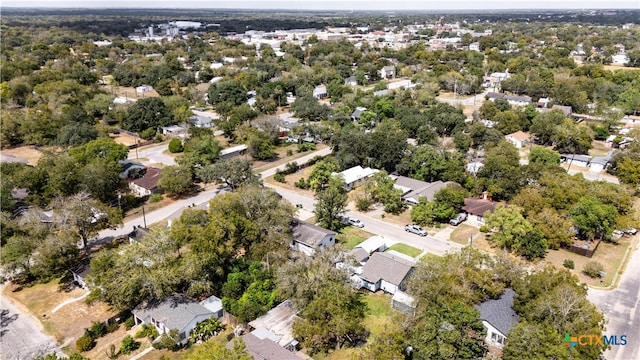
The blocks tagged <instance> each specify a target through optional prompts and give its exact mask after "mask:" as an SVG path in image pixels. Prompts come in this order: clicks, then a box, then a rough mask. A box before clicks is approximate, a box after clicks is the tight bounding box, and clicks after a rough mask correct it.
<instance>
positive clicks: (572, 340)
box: [562, 333, 627, 349]
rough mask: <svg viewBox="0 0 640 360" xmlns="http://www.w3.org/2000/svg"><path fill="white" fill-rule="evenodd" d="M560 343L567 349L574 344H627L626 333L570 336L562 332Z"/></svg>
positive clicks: (571, 347)
mask: <svg viewBox="0 0 640 360" xmlns="http://www.w3.org/2000/svg"><path fill="white" fill-rule="evenodd" d="M562 344H563V345H566V346H567V347H569V349H573V348H574V347H575V346H576V345H580V346H590V345H600V346H607V345H617V346H624V345H627V335H620V336H617V335H610V336H606V335H603V336H598V335H580V336H571V334H569V333H565V334H564V338H562Z"/></svg>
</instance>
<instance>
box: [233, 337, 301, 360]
mask: <svg viewBox="0 0 640 360" xmlns="http://www.w3.org/2000/svg"><path fill="white" fill-rule="evenodd" d="M242 341H243V342H244V345H245V349H246V350H247V352H249V354H250V355H251V357H253V359H254V360H302V359H303V358H301V357H299V356H297V355H296V354H294V353H292V352H290V351H287V350H286V349H285V348H283V347H282V346H280V345H278V344H276V343H275V342H274V341H273V340H271V339H269V338H260V337H258V336H256V334H254V333H250V334H246V335H242ZM227 348H228V349H232V348H233V340H231V341H229V342H228V343H227Z"/></svg>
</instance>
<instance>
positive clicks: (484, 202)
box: [462, 192, 496, 225]
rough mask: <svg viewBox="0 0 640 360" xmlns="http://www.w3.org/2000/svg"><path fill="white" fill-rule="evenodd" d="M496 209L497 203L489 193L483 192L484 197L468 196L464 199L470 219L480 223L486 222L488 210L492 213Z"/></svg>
mask: <svg viewBox="0 0 640 360" xmlns="http://www.w3.org/2000/svg"><path fill="white" fill-rule="evenodd" d="M495 209H496V203H494V202H493V201H491V199H490V198H489V196H488V195H487V193H486V192H485V193H484V194H483V198H482V199H475V198H466V199H464V206H463V207H462V210H464V211H465V212H466V213H467V214H468V215H469V218H468V219H469V221H470V222H475V223H476V224H478V225H482V224H484V218H485V217H486V214H487V212H489V213H492V212H493V211H494V210H495Z"/></svg>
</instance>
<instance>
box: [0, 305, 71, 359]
mask: <svg viewBox="0 0 640 360" xmlns="http://www.w3.org/2000/svg"><path fill="white" fill-rule="evenodd" d="M0 315H1V316H0V358H1V359H3V360H22V359H25V360H26V359H33V358H34V357H38V356H43V355H46V354H50V353H52V352H57V353H58V355H60V356H63V355H64V353H63V352H62V351H61V350H60V349H59V348H58V346H57V345H56V342H55V340H54V339H53V338H52V337H51V336H48V335H45V334H44V333H43V331H42V325H41V324H40V322H39V321H38V320H36V319H34V318H33V317H32V316H31V315H29V314H25V313H23V312H21V311H20V309H19V308H18V307H16V306H15V305H13V304H12V303H11V302H10V301H9V300H8V299H7V298H5V297H4V296H0Z"/></svg>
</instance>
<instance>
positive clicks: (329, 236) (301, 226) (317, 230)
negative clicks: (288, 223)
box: [291, 221, 336, 256]
mask: <svg viewBox="0 0 640 360" xmlns="http://www.w3.org/2000/svg"><path fill="white" fill-rule="evenodd" d="M291 232H292V234H293V244H292V245H291V247H292V248H294V249H296V250H298V251H300V252H301V253H303V254H305V255H308V256H311V255H313V254H314V253H315V251H316V249H318V248H321V247H325V248H328V247H332V246H334V245H335V244H336V233H335V232H333V231H331V230H327V229H325V228H321V227H320V226H316V225H313V224H310V223H308V222H306V221H297V222H296V224H295V225H294V226H293V229H292V231H291Z"/></svg>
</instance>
